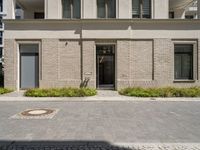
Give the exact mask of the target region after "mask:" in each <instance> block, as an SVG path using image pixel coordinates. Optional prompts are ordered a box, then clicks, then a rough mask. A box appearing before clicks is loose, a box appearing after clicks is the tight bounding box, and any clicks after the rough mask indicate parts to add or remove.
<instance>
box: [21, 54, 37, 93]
mask: <svg viewBox="0 0 200 150" xmlns="http://www.w3.org/2000/svg"><path fill="white" fill-rule="evenodd" d="M38 84H39V83H38V55H37V54H27V53H22V54H21V89H27V88H36V87H38Z"/></svg>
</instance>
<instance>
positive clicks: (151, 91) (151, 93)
mask: <svg viewBox="0 0 200 150" xmlns="http://www.w3.org/2000/svg"><path fill="white" fill-rule="evenodd" d="M119 94H121V95H126V96H135V97H200V87H191V88H175V87H166V88H138V87H133V88H131V87H129V88H125V89H122V90H120V91H119Z"/></svg>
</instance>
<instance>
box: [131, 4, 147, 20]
mask: <svg viewBox="0 0 200 150" xmlns="http://www.w3.org/2000/svg"><path fill="white" fill-rule="evenodd" d="M132 17H133V18H151V0H132Z"/></svg>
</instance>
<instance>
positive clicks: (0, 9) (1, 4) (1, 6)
mask: <svg viewBox="0 0 200 150" xmlns="http://www.w3.org/2000/svg"><path fill="white" fill-rule="evenodd" d="M0 12H3V0H0Z"/></svg>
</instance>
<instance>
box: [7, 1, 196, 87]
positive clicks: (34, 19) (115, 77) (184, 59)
mask: <svg viewBox="0 0 200 150" xmlns="http://www.w3.org/2000/svg"><path fill="white" fill-rule="evenodd" d="M6 2H7V3H6V8H7V11H6V13H7V16H6V19H5V20H4V23H5V33H4V47H5V48H4V49H5V51H4V57H5V87H8V88H12V89H17V90H19V89H27V88H37V87H40V88H51V87H79V86H89V87H94V88H100V89H101V88H103V89H120V88H123V87H129V86H137V87H138V86H141V87H164V86H186V87H190V86H199V85H200V81H199V80H200V61H199V58H200V46H199V45H200V20H199V19H198V18H200V9H198V8H200V2H197V1H193V0H6ZM191 8H193V9H191ZM188 16H190V17H188ZM191 16H193V17H191ZM195 18H196V19H195Z"/></svg>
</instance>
